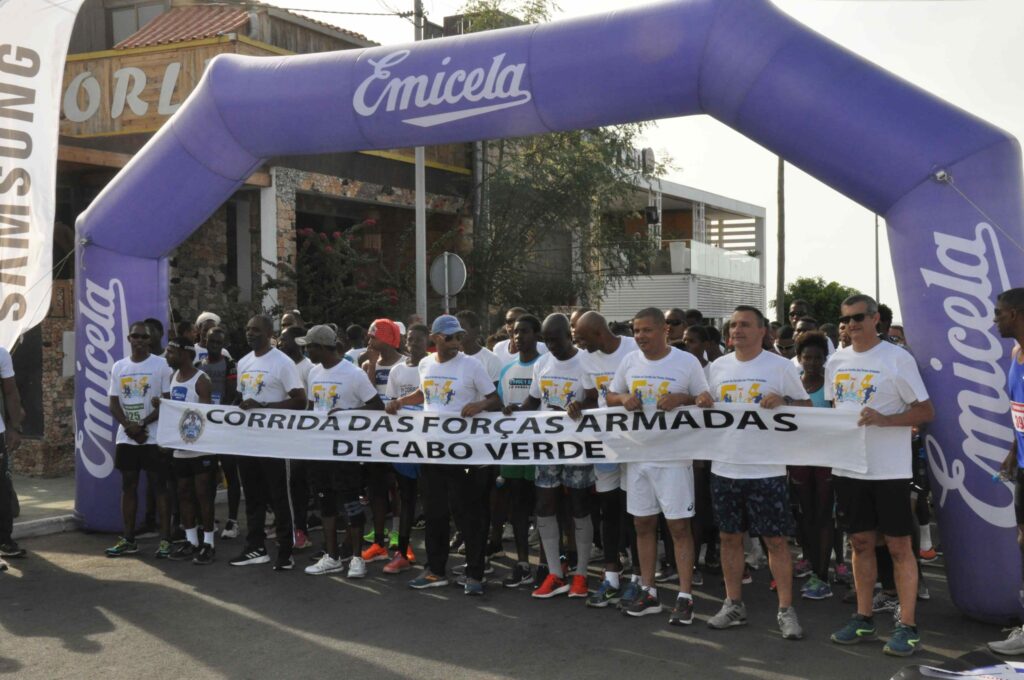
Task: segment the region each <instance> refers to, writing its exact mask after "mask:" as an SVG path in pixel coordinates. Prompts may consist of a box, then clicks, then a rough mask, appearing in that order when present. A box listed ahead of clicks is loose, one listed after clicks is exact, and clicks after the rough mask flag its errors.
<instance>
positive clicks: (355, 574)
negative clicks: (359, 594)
mask: <svg viewBox="0 0 1024 680" xmlns="http://www.w3.org/2000/svg"><path fill="white" fill-rule="evenodd" d="M345 575H346V576H348V577H349V578H365V577H366V561H365V560H364V559H363V558H362V557H353V558H352V561H351V562H349V563H348V573H347V574H345Z"/></svg>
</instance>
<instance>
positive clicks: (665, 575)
mask: <svg viewBox="0 0 1024 680" xmlns="http://www.w3.org/2000/svg"><path fill="white" fill-rule="evenodd" d="M678 580H679V572H678V571H676V568H675V567H674V566H672V565H671V564H663V565H662V566H661V569H659V570H658V571H657V572H656V573H655V574H654V582H655V583H669V582H672V581H678Z"/></svg>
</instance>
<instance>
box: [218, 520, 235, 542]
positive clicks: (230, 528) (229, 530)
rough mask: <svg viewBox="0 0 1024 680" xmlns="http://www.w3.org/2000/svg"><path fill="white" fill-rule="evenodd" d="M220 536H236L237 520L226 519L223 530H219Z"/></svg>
mask: <svg viewBox="0 0 1024 680" xmlns="http://www.w3.org/2000/svg"><path fill="white" fill-rule="evenodd" d="M220 537H221V538H238V522H236V521H234V520H230V519H229V520H228V522H227V524H225V525H224V531H222V532H220Z"/></svg>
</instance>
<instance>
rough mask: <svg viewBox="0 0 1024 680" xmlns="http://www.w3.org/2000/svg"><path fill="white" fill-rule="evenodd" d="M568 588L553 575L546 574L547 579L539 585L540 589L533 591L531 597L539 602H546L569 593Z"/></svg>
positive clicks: (567, 585)
mask: <svg viewBox="0 0 1024 680" xmlns="http://www.w3.org/2000/svg"><path fill="white" fill-rule="evenodd" d="M569 587H570V586H569V584H568V583H566V582H565V581H563V580H562V579H560V578H558V577H557V576H555V575H554V574H548V575H547V578H545V579H544V583H541V584H540V588H537V589H536V590H535V591H533V593H532V596H533V597H536V598H537V599H540V600H546V599H548V598H552V597H555V596H556V595H561V594H563V593H567V592H569Z"/></svg>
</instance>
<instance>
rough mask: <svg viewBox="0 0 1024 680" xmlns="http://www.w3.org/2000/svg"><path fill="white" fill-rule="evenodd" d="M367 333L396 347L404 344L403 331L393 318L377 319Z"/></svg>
mask: <svg viewBox="0 0 1024 680" xmlns="http://www.w3.org/2000/svg"><path fill="white" fill-rule="evenodd" d="M367 335H369V336H370V337H371V338H377V339H378V340H380V341H381V342H384V343H387V344H389V345H391V346H392V347H394V348H396V349H397V348H398V346H399V345H401V344H402V331H401V330H399V328H398V324H396V323H395V322H394V321H392V320H391V319H377V320H376V321H374V322H373V323H372V324H370V330H369V332H368V333H367Z"/></svg>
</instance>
